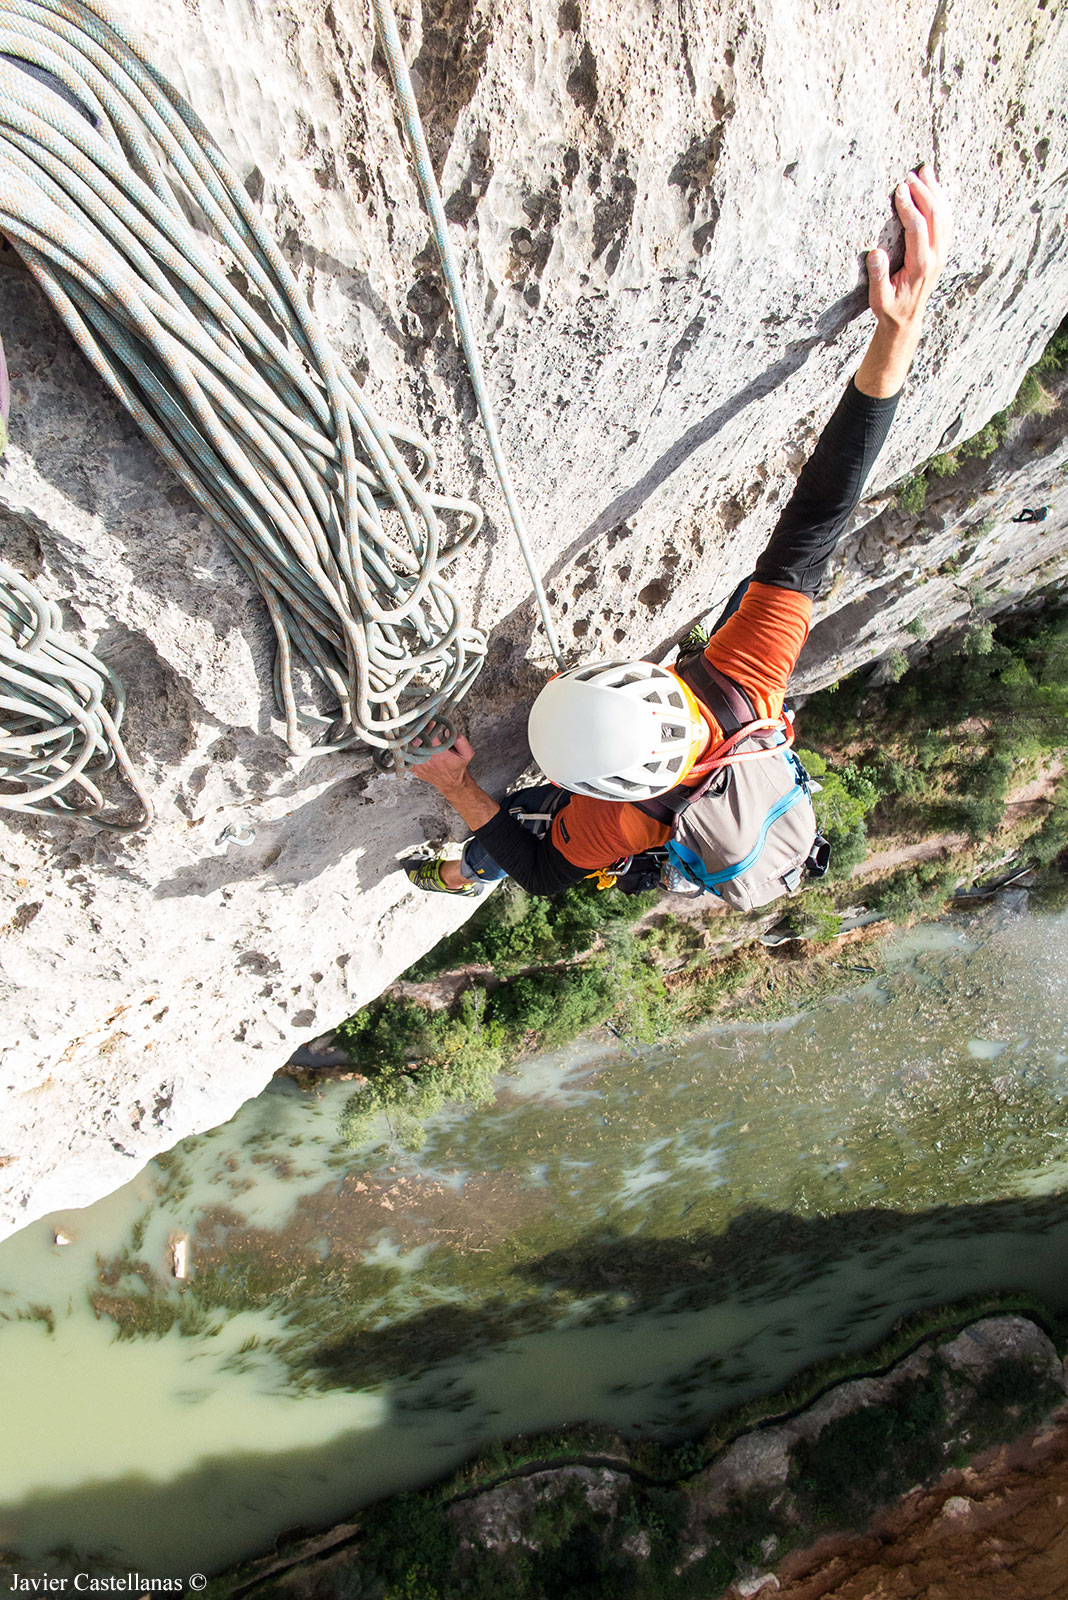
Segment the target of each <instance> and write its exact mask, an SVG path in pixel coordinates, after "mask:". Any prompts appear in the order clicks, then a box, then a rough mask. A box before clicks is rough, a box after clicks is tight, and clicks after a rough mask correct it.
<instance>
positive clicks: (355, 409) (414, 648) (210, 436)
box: [0, 0, 555, 770]
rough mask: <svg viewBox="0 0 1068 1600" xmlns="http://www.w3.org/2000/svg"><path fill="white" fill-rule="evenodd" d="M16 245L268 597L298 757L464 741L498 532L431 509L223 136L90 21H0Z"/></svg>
mask: <svg viewBox="0 0 1068 1600" xmlns="http://www.w3.org/2000/svg"><path fill="white" fill-rule="evenodd" d="M394 31H395V25H394ZM413 104H414V102H413ZM424 148H425V146H424ZM439 207H440V201H439ZM190 217H193V218H195V219H196V223H195V225H194V223H193V222H191V221H190V220H189V218H190ZM0 231H2V232H3V233H4V234H5V235H6V236H7V237H8V239H10V241H11V242H12V244H13V245H14V246H15V248H16V249H17V250H18V251H19V252H20V254H21V255H22V257H23V259H24V260H25V262H26V264H27V265H28V267H29V269H30V271H31V272H32V273H33V274H34V276H35V277H36V279H37V281H38V283H39V284H40V285H41V287H42V289H43V290H44V292H45V294H46V295H47V296H48V298H49V300H50V301H51V302H52V305H53V306H54V307H55V309H56V311H57V312H58V313H59V315H60V316H61V318H62V319H63V321H64V322H65V323H66V325H67V327H68V329H69V330H70V331H71V333H72V334H73V336H74V337H75V339H76V340H77V341H78V343H79V345H80V346H81V347H82V349H83V351H84V352H85V354H86V355H87V356H88V358H89V360H90V361H91V362H92V364H93V366H94V367H95V368H96V370H97V371H98V372H99V373H100V375H101V376H102V377H103V378H104V380H105V382H106V383H107V384H108V385H109V387H110V388H111V389H112V390H113V392H114V393H115V394H116V395H117V397H118V398H119V399H120V401H121V402H122V404H123V405H124V406H125V407H126V408H127V409H128V410H129V412H130V413H131V415H132V416H133V417H134V418H135V420H136V421H137V423H138V425H139V426H140V427H141V429H142V430H143V431H144V433H145V434H146V435H147V437H148V438H149V439H150V440H151V442H152V443H153V444H154V445H155V446H156V448H157V449H158V450H159V452H160V453H161V455H163V456H164V458H165V459H166V460H167V462H168V463H169V464H170V466H171V467H172V468H173V470H174V471H175V472H176V473H177V475H178V476H179V478H180V479H181V480H182V482H183V483H184V484H185V486H186V488H187V489H188V490H189V491H190V493H191V494H192V495H193V496H194V498H195V499H196V500H197V501H198V502H199V504H200V505H201V506H202V507H203V508H204V510H205V511H206V512H207V513H208V514H209V515H210V516H211V518H212V520H213V521H214V522H215V524H216V526H217V527H219V528H220V529H221V530H222V531H223V533H224V534H225V535H226V537H227V539H228V540H229V542H230V545H231V547H232V549H233V550H234V552H235V554H236V556H237V558H238V560H239V561H240V563H241V565H242V566H243V567H244V569H245V570H246V572H247V573H248V574H249V576H250V577H251V578H252V579H253V581H254V582H255V583H256V584H257V585H258V587H259V589H260V592H261V594H262V595H263V598H264V601H265V603H266V606H267V610H268V612H269V614H270V617H271V621H272V623H273V625H274V630H275V635H276V639H277V646H278V648H277V656H276V667H275V691H276V697H277V700H278V703H279V707H280V709H281V710H282V712H283V713H284V716H285V721H286V737H287V739H288V741H289V743H290V746H291V748H294V749H299V748H304V747H305V746H306V734H305V733H304V732H303V731H302V730H309V729H310V730H314V732H315V733H316V734H318V735H319V742H318V743H317V745H316V750H317V752H322V751H330V750H340V749H345V748H348V747H350V746H351V745H352V744H354V743H356V742H364V743H366V744H369V745H371V746H373V747H375V748H376V749H377V750H379V751H385V752H393V754H394V756H395V757H398V756H399V757H400V758H401V759H402V760H403V759H407V760H420V759H423V758H424V757H425V755H426V754H427V753H428V752H427V751H426V749H425V747H424V748H423V749H417V750H414V751H413V749H412V741H413V740H417V739H418V738H419V736H420V735H421V734H424V733H426V732H427V730H428V729H429V728H431V727H433V726H435V725H438V726H442V719H443V718H445V719H446V720H445V726H444V727H443V733H444V734H445V735H446V736H451V729H449V728H448V726H447V708H448V707H449V706H450V705H452V704H454V703H455V702H456V701H457V700H459V699H460V697H461V696H462V695H463V694H464V693H465V692H466V691H467V689H468V688H469V687H470V685H471V683H472V681H473V680H474V677H475V676H476V674H477V672H478V670H479V667H480V665H481V661H482V658H483V655H484V653H485V640H484V637H483V635H482V634H481V633H479V632H478V631H477V630H475V629H473V628H472V627H470V626H469V625H468V624H467V623H466V621H465V619H464V617H463V615H462V612H461V608H460V605H459V602H458V599H457V596H456V594H455V592H454V590H453V588H452V587H451V586H450V584H449V582H448V581H447V579H446V578H445V576H444V571H445V569H446V568H447V567H448V565H449V563H450V562H451V561H452V560H453V559H454V557H455V556H456V555H457V554H458V553H459V551H460V550H462V549H463V548H464V547H465V546H466V545H467V544H468V543H469V542H470V541H471V540H472V539H473V538H474V536H475V534H476V533H477V532H478V529H479V527H480V526H481V523H482V513H481V512H480V510H479V509H478V507H477V506H475V505H474V504H473V503H472V502H470V501H469V500H464V499H459V498H452V497H448V496H445V495H441V494H436V493H433V492H431V491H430V490H429V489H428V487H427V481H428V479H429V477H430V475H431V473H432V472H433V471H434V468H435V465H436V462H435V457H434V453H433V451H432V449H431V447H430V445H429V444H428V443H427V441H426V440H424V439H423V438H421V437H420V436H419V435H417V434H415V433H412V432H409V431H408V430H406V429H404V428H401V427H398V426H396V425H392V426H387V425H386V424H385V423H383V422H382V421H381V420H380V419H379V417H378V416H377V415H376V413H375V411H374V410H373V408H372V407H371V405H370V404H369V402H368V401H367V399H366V398H365V396H364V395H363V393H362V392H361V390H360V389H359V387H358V386H357V385H356V383H355V382H354V381H353V379H352V377H351V375H350V374H349V373H348V371H347V370H346V368H345V367H344V365H343V363H342V361H341V360H340V358H339V356H338V355H337V354H336V353H335V352H334V351H333V350H332V349H331V348H330V346H329V344H328V343H327V341H326V339H325V338H324V337H323V335H322V333H321V332H320V330H319V328H318V327H317V325H316V323H315V320H314V318H313V316H312V314H311V312H310V310H309V308H308V306H307V304H306V302H305V301H304V299H303V298H302V296H301V294H300V291H299V288H298V286H297V284H296V282H295V280H294V279H293V276H292V274H291V273H290V271H289V269H288V267H287V265H286V263H285V260H284V258H283V257H282V255H281V253H280V251H279V249H278V247H277V245H276V244H275V243H274V241H273V240H272V239H271V238H270V236H269V235H268V234H267V232H266V230H265V229H264V228H263V226H262V224H261V223H260V221H259V219H258V218H257V216H256V214H255V212H254V209H253V207H252V205H251V202H250V201H249V198H248V196H247V194H246V193H245V191H244V189H243V187H242V185H241V184H240V182H239V181H238V179H237V177H236V174H235V173H234V172H233V171H232V169H231V168H230V166H229V164H228V163H227V161H226V159H225V157H224V156H223V155H222V153H221V152H220V150H219V149H218V147H217V146H216V144H215V143H214V140H213V139H212V137H211V135H210V134H209V133H208V131H207V129H206V128H205V127H204V125H203V124H202V123H201V122H200V120H199V118H198V117H197V116H196V114H195V113H194V112H193V111H192V109H191V108H190V107H189V106H188V105H187V104H186V103H185V101H184V100H183V99H182V97H181V96H180V95H179V94H178V93H177V91H176V90H175V89H174V88H173V87H172V86H171V85H170V84H168V83H167V82H166V80H165V79H164V78H163V77H162V76H161V74H160V73H159V72H157V71H156V70H155V69H154V68H153V67H152V66H151V65H150V64H149V63H148V62H146V61H145V60H144V59H143V58H142V57H141V56H140V55H139V54H138V53H137V51H136V50H135V48H134V46H133V45H132V43H131V42H130V40H129V39H128V38H127V36H126V34H125V32H124V30H123V29H122V27H121V26H120V25H119V24H118V23H117V22H115V21H114V20H113V19H111V18H109V17H108V16H107V15H106V14H105V13H104V12H103V11H102V10H98V9H97V8H96V7H91V6H89V5H87V4H85V3H84V0H0ZM453 272H454V275H455V264H453ZM456 281H457V283H458V278H457V280H456ZM235 283H237V284H239V285H241V288H240V289H237V288H235V287H234V285H235ZM465 347H466V346H465ZM472 348H473V346H472ZM469 359H470V356H469ZM479 376H480V377H481V375H479ZM482 395H484V386H483V388H482ZM480 404H481V398H480ZM494 435H495V430H494ZM497 449H499V446H498V447H497ZM495 455H496V451H495ZM508 492H509V493H510V490H509V491H508ZM510 503H511V502H510ZM530 565H531V570H532V572H533V565H532V563H530ZM538 587H539V588H540V585H538ZM546 615H547V613H546ZM553 644H554V648H555V640H553ZM300 663H303V667H304V669H305V673H304V677H303V680H302V678H301V674H300V671H299V665H300ZM295 671H296V680H295ZM309 672H310V674H311V675H312V676H313V677H314V678H316V679H318V680H319V681H320V683H321V684H324V685H325V686H326V687H327V689H328V690H329V693H330V696H331V697H332V699H333V701H334V702H335V704H334V706H333V707H332V708H330V710H328V711H327V712H324V710H323V709H322V708H321V707H317V706H315V705H311V704H309V703H308V702H309V698H310V696H309V692H308V681H307V674H308V673H309ZM82 770H84V769H82Z"/></svg>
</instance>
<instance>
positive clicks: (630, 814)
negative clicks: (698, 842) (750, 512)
mask: <svg viewBox="0 0 1068 1600" xmlns="http://www.w3.org/2000/svg"><path fill="white" fill-rule="evenodd" d="M811 620H812V601H811V600H810V599H809V597H808V595H806V594H800V593H799V592H798V591H797V590H796V589H778V588H775V587H774V586H773V585H771V584H766V583H755V582H754V583H751V584H750V585H749V588H748V589H747V590H746V592H745V596H744V598H743V600H742V603H741V605H740V606H739V608H738V610H737V611H736V612H735V613H734V615H733V616H732V617H730V618H729V619H728V620H727V621H726V622H725V623H724V624H723V626H722V628H719V629H717V631H716V632H715V633H714V634H713V636H712V638H711V639H710V640H709V642H708V645H707V647H706V649H705V657H706V659H707V660H708V661H710V662H711V663H712V665H713V666H714V667H718V668H719V670H720V672H724V673H726V674H727V676H728V677H729V678H733V679H734V682H735V683H737V684H738V685H739V687H740V688H742V689H744V690H745V692H746V694H747V695H748V696H749V698H750V700H751V701H752V702H753V706H754V708H755V710H756V712H757V715H758V716H761V717H777V716H778V715H779V714H780V712H781V711H782V703H783V698H784V696H785V694H786V684H787V681H788V679H789V677H790V674H791V672H792V671H793V670H794V666H795V664H796V662H797V658H798V656H799V655H800V653H801V647H802V645H803V644H804V642H805V640H806V639H807V638H808V630H809V624H810V622H811ZM711 728H712V737H711V738H710V740H709V744H710V745H712V744H718V743H719V742H720V740H721V739H722V738H723V730H722V729H721V728H720V726H719V724H718V723H717V722H715V720H714V719H712V722H711ZM694 781H695V782H699V781H700V780H699V779H695V780H694ZM669 831H670V830H669V828H668V826H667V825H666V824H665V823H662V822H657V821H656V820H655V818H653V817H647V816H646V815H645V813H644V812H643V811H639V810H638V808H637V806H633V805H629V804H627V803H626V802H624V803H623V804H620V803H619V802H618V801H614V800H597V799H594V798H593V797H592V796H589V795H583V794H576V795H573V796H572V797H571V799H570V800H569V801H568V803H567V805H566V806H564V807H563V809H562V810H561V811H559V812H558V813H557V815H556V817H555V819H554V821H553V829H552V842H553V844H554V845H555V846H556V848H557V850H559V852H560V854H561V855H562V856H564V857H565V858H566V859H567V860H568V861H570V862H572V864H573V865H574V866H576V867H585V868H586V869H587V870H589V871H596V869H597V868H599V867H608V866H611V864H612V862H613V861H618V860H619V858H620V857H621V856H631V855H637V854H638V853H639V851H641V850H650V849H652V848H653V847H654V846H656V845H660V844H664V842H665V841H666V839H667V837H668V833H669Z"/></svg>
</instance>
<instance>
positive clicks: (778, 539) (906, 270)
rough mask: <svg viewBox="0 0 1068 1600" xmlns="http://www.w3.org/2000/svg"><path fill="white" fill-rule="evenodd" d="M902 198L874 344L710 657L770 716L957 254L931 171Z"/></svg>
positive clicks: (873, 259)
mask: <svg viewBox="0 0 1068 1600" xmlns="http://www.w3.org/2000/svg"><path fill="white" fill-rule="evenodd" d="M895 201H896V205H897V211H898V215H899V216H900V218H901V221H902V224H903V226H904V229H905V260H904V264H903V265H902V267H901V269H900V270H899V271H898V272H896V273H894V274H893V275H892V276H891V273H890V263H889V260H888V259H887V255H886V252H885V251H884V250H872V251H871V252H870V253H869V255H868V303H869V305H870V307H871V310H872V311H873V313H874V314H875V322H876V326H875V332H874V333H873V335H872V339H871V343H870V344H869V346H868V349H867V351H866V353H865V355H864V359H863V360H862V361H861V364H860V366H859V367H858V368H857V371H856V372H855V373H854V375H853V377H852V378H851V379H850V381H849V384H848V386H847V388H846V392H845V394H844V395H843V396H842V399H841V400H840V402H839V404H838V406H837V408H836V410H835V412H834V414H833V416H832V417H831V419H830V421H829V422H828V423H827V426H826V427H825V428H824V430H823V433H822V434H821V435H820V438H819V441H818V443H817V445H816V448H815V450H814V451H813V453H812V455H811V457H810V458H809V460H808V461H807V462H806V464H805V467H804V469H803V471H802V473H801V476H800V477H799V479H798V481H797V487H796V489H795V490H794V493H793V495H792V496H791V498H790V500H789V503H788V504H787V505H786V506H785V508H784V509H783V512H782V515H781V516H780V518H779V521H778V523H777V524H776V527H775V530H774V532H773V533H772V536H771V538H770V540H769V541H768V544H767V547H766V548H765V550H764V551H763V553H762V555H761V556H760V558H759V560H758V561H757V564H756V570H755V571H754V573H753V575H752V578H751V579H750V580H748V587H747V586H746V584H742V585H740V586H739V589H738V590H736V591H735V594H734V596H732V599H731V601H730V602H729V604H728V606H727V609H726V611H725V612H724V614H723V616H722V617H721V618H720V625H719V626H718V627H717V629H716V631H715V633H714V634H713V636H712V641H711V643H710V644H709V646H708V650H707V652H706V653H707V655H708V658H709V660H710V661H712V663H713V664H714V665H715V666H717V667H718V668H719V670H720V671H721V672H726V673H727V674H728V675H729V676H730V677H732V678H733V679H734V680H735V681H736V682H737V683H740V684H741V685H742V687H743V688H744V689H745V690H746V691H747V693H748V694H749V696H750V698H751V699H753V700H754V704H756V705H758V706H759V708H760V714H761V715H765V716H766V715H774V716H777V715H778V710H779V707H780V706H781V704H782V695H783V693H784V692H785V689H786V680H787V678H788V677H789V675H790V673H791V672H792V671H793V667H794V663H795V662H796V660H797V656H798V654H799V652H800V650H801V646H802V645H803V644H804V642H805V638H806V637H807V634H808V624H809V619H810V617H811V613H812V598H813V597H814V596H815V594H816V593H817V591H818V589H819V586H820V582H821V580H822V578H823V574H824V572H825V570H826V567H827V562H828V561H829V559H830V557H831V555H832V553H833V551H834V549H835V546H836V545H837V543H838V540H839V539H840V538H841V535H842V533H843V532H844V530H845V528H846V526H847V525H848V522H849V518H850V517H851V516H852V514H853V511H854V510H855V509H856V505H857V502H858V500H859V499H860V496H861V494H862V492H863V489H864V484H865V482H866V481H867V478H868V475H869V474H870V472H871V469H872V467H873V466H874V464H875V459H876V457H877V456H878V454H879V451H880V450H881V448H882V446H883V443H884V441H885V439H886V436H887V434H888V433H889V431H890V424H891V422H892V421H893V418H894V412H895V411H896V410H897V404H898V400H899V399H900V391H901V387H902V385H903V383H904V381H905V377H906V375H907V373H908V370H909V366H910V365H911V363H912V358H913V356H914V355H915V353H916V347H917V345H918V344H919V342H920V334H921V331H922V326H923V313H924V308H925V307H926V305H927V301H928V299H929V297H930V294H931V290H932V289H933V288H934V285H935V282H936V281H937V278H938V274H939V272H940V271H941V269H942V266H943V264H944V262H945V259H946V255H947V252H948V250H949V241H950V236H951V232H952V215H951V212H950V207H949V202H948V200H947V199H946V197H945V195H944V194H943V192H942V189H941V186H940V185H939V183H938V181H937V179H936V178H935V175H934V173H933V172H932V171H931V169H930V168H929V167H921V168H920V170H919V172H918V173H915V172H913V173H910V174H909V177H908V182H907V183H904V184H902V185H900V187H899V188H898V191H897V194H896V195H895ZM784 590H785V591H787V592H786V593H785V594H784V593H783V591H784ZM743 596H744V598H743Z"/></svg>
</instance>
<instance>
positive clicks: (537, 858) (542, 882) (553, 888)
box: [475, 806, 589, 894]
mask: <svg viewBox="0 0 1068 1600" xmlns="http://www.w3.org/2000/svg"><path fill="white" fill-rule="evenodd" d="M475 838H476V839H477V840H478V842H479V844H482V845H485V847H486V849H487V850H488V851H489V853H490V855H491V856H492V857H493V859H494V861H496V863H497V865H498V866H499V867H503V868H504V870H505V872H507V874H508V876H509V877H510V878H514V879H515V881H516V883H518V885H519V887H520V888H521V889H526V890H527V892H528V893H529V894H562V893H563V891H564V890H565V889H570V888H573V887H574V885H575V884H576V883H581V882H582V880H583V878H588V877H589V870H588V868H586V867H576V866H575V864H574V862H572V861H569V860H568V859H567V857H566V856H565V855H561V853H560V851H559V850H558V849H557V848H556V846H555V845H554V844H553V842H552V840H551V839H550V838H549V837H548V836H546V837H545V838H544V839H536V838H535V837H534V835H533V834H532V833H531V832H530V831H529V829H527V828H524V827H522V826H521V825H520V824H519V823H518V822H516V820H515V818H514V817H511V816H509V814H508V812H507V810H506V809H505V807H504V806H502V807H501V809H500V810H499V811H498V813H497V815H496V816H495V817H491V818H490V820H489V821H488V822H484V823H483V824H482V826H481V828H476V829H475Z"/></svg>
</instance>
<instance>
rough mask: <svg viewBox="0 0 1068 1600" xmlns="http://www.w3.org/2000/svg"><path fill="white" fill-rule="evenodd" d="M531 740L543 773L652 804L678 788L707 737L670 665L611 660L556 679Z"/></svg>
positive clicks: (602, 795) (541, 703) (540, 701)
mask: <svg viewBox="0 0 1068 1600" xmlns="http://www.w3.org/2000/svg"><path fill="white" fill-rule="evenodd" d="M527 738H528V740H529V741H530V749H531V753H532V754H533V756H534V759H535V761H536V762H537V763H538V766H539V767H540V768H541V770H542V772H544V774H545V776H546V777H547V778H549V779H551V780H552V782H553V783H558V784H559V785H560V787H561V788H563V789H570V790H571V791H572V792H573V793H575V794H588V795H594V796H595V797H596V798H597V799H598V800H620V801H622V800H651V799H652V798H653V797H654V795H658V794H664V793H666V791H667V790H668V789H673V788H674V787H675V785H676V784H677V783H681V781H682V779H683V778H685V777H686V775H687V773H688V772H689V771H690V769H691V768H692V767H693V765H694V763H695V762H696V760H697V758H698V756H699V755H700V754H701V752H702V750H703V749H704V747H705V745H706V744H707V743H708V739H709V728H708V724H707V723H706V722H705V719H704V718H703V717H702V715H701V708H700V705H699V703H698V701H697V699H696V698H695V696H694V695H693V694H692V693H691V691H690V689H689V688H687V686H686V684H684V683H683V681H682V679H681V678H677V677H676V676H675V674H674V673H673V672H669V671H668V669H667V667H658V666H657V665H656V664H655V663H654V662H652V661H606V662H597V663H595V664H594V665H592V666H586V667H572V668H571V669H570V671H568V672H561V673H559V674H558V675H557V676H556V677H555V678H551V679H550V680H549V682H548V683H547V684H546V685H545V688H544V689H543V690H542V691H541V693H540V694H539V696H538V698H537V699H536V700H535V702H534V704H533V705H532V706H531V708H530V718H529V720H528V722H527Z"/></svg>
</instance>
